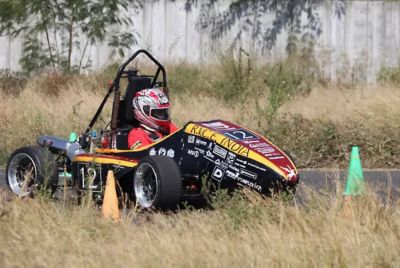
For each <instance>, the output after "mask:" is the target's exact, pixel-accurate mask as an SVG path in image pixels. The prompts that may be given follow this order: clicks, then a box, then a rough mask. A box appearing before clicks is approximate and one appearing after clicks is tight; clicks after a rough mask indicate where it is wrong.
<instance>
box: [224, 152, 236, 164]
mask: <svg viewBox="0 0 400 268" xmlns="http://www.w3.org/2000/svg"><path fill="white" fill-rule="evenodd" d="M235 159H236V155H235V154H234V153H231V152H229V153H228V157H227V158H226V162H227V163H228V164H230V165H233V163H234V162H235Z"/></svg>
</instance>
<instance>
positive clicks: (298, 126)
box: [264, 116, 400, 168]
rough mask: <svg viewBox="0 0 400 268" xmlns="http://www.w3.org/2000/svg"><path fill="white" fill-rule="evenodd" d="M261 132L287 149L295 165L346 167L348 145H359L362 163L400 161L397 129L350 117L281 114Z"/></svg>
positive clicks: (395, 163) (375, 164) (385, 164)
mask: <svg viewBox="0 0 400 268" xmlns="http://www.w3.org/2000/svg"><path fill="white" fill-rule="evenodd" d="M264 134H265V136H266V137H268V138H269V139H271V140H272V141H273V142H274V143H275V144H276V145H278V146H279V147H281V148H282V149H284V150H286V151H288V152H290V154H291V156H292V157H293V158H294V160H295V162H296V164H297V166H298V167H299V168H310V167H312V168H319V167H340V168H346V167H347V165H348V155H349V152H350V150H351V147H352V146H360V149H361V158H362V161H363V164H364V166H365V167H370V168H393V167H396V166H398V165H400V158H399V157H398V156H399V155H400V144H399V143H398V142H397V141H398V140H399V139H400V133H399V132H398V130H396V128H393V127H387V128H385V129H375V128H368V127H367V125H366V122H359V121H354V120H348V121H346V122H344V123H340V124H339V123H334V122H332V121H322V120H308V119H305V118H303V117H301V116H292V117H289V116H285V117H281V118H277V119H275V120H274V121H272V122H271V123H270V125H269V127H268V129H266V130H265V132H264Z"/></svg>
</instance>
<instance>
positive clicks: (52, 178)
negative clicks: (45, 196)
mask: <svg viewBox="0 0 400 268" xmlns="http://www.w3.org/2000/svg"><path fill="white" fill-rule="evenodd" d="M18 154H26V155H28V156H29V157H30V158H31V159H32V160H33V162H34V164H35V166H36V172H37V176H36V178H35V182H34V183H35V184H38V185H43V184H44V182H45V179H46V185H45V186H46V187H54V186H55V185H56V184H57V183H58V170H57V164H56V162H55V159H54V155H52V154H51V152H50V151H48V150H46V148H44V147H41V146H28V147H22V148H19V149H17V150H15V151H14V152H13V153H12V154H11V156H10V158H9V159H8V161H7V168H6V183H7V186H8V188H9V189H10V190H12V188H11V184H10V178H9V176H8V174H9V169H10V164H11V161H12V160H13V158H14V157H16V156H17V155H18Z"/></svg>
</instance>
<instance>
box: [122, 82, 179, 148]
mask: <svg viewBox="0 0 400 268" xmlns="http://www.w3.org/2000/svg"><path fill="white" fill-rule="evenodd" d="M169 107H170V103H169V100H168V97H167V95H165V93H164V92H163V91H161V90H160V89H158V88H150V89H143V90H141V91H139V92H137V93H136V95H135V97H134V98H133V103H132V108H133V113H134V117H135V119H136V120H138V121H139V127H136V128H133V129H132V130H131V131H130V132H129V134H128V147H129V148H130V149H131V150H133V149H137V148H139V147H141V146H145V145H149V144H151V143H153V142H155V141H157V140H159V139H161V138H163V137H164V136H166V135H168V134H170V133H173V132H175V131H177V130H178V129H177V127H176V126H175V125H174V124H173V123H172V122H171V119H170V117H169Z"/></svg>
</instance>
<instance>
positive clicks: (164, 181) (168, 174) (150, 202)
mask: <svg viewBox="0 0 400 268" xmlns="http://www.w3.org/2000/svg"><path fill="white" fill-rule="evenodd" d="M133 184H134V186H133V187H134V192H135V198H136V202H138V203H139V205H140V206H141V207H142V208H156V209H170V208H176V207H177V205H178V203H179V201H180V198H181V192H182V177H181V172H180V169H179V167H178V165H177V164H176V162H175V160H173V159H172V158H169V157H166V156H158V155H157V156H149V157H145V158H143V159H142V161H140V163H139V165H138V166H137V168H136V170H135V174H134V183H133Z"/></svg>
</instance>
